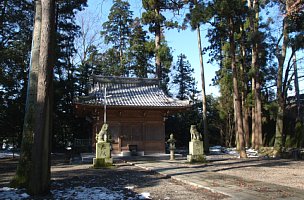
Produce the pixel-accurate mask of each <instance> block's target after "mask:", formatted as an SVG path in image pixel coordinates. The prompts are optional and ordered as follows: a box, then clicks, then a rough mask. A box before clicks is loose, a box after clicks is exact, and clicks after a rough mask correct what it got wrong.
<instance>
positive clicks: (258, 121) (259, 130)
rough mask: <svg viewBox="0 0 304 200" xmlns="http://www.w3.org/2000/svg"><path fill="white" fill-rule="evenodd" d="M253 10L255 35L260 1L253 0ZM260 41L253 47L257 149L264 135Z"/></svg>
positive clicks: (257, 26) (257, 29) (255, 42)
mask: <svg viewBox="0 0 304 200" xmlns="http://www.w3.org/2000/svg"><path fill="white" fill-rule="evenodd" d="M253 10H254V13H255V18H254V29H253V31H254V33H255V35H257V34H258V31H259V16H260V15H259V1H258V0H254V1H253ZM258 42H259V41H256V39H255V40H254V42H253V48H252V60H253V61H252V63H253V67H254V69H255V75H254V77H255V88H254V90H255V91H254V94H255V102H256V103H255V105H256V109H255V126H256V128H255V131H256V139H257V142H256V145H255V149H259V148H260V147H261V146H262V144H263V137H262V101H261V84H260V82H261V80H260V67H259V64H258V62H257V61H258Z"/></svg>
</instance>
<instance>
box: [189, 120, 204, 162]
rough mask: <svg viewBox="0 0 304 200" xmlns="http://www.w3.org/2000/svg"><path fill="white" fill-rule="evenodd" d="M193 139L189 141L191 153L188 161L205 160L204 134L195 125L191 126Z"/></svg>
mask: <svg viewBox="0 0 304 200" xmlns="http://www.w3.org/2000/svg"><path fill="white" fill-rule="evenodd" d="M190 134H191V141H190V142H189V155H187V160H188V162H190V163H192V162H205V161H206V157H205V155H204V143H203V141H202V134H200V133H199V132H198V131H197V129H196V126H195V125H191V127H190Z"/></svg>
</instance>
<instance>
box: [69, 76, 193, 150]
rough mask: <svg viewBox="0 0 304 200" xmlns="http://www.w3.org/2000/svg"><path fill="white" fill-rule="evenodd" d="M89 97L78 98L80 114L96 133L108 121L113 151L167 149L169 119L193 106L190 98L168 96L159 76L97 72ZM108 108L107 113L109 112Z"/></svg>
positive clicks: (93, 140) (76, 103)
mask: <svg viewBox="0 0 304 200" xmlns="http://www.w3.org/2000/svg"><path fill="white" fill-rule="evenodd" d="M90 83H91V85H90V89H89V95H88V96H79V97H78V98H77V99H76V100H75V102H74V103H75V110H76V116H78V117H83V118H86V119H87V120H88V121H90V124H91V126H92V129H91V130H92V137H90V138H92V148H94V146H95V143H96V140H95V136H96V133H98V132H99V131H100V129H101V127H102V125H103V123H104V122H105V121H106V123H107V124H108V125H109V133H110V134H111V136H112V140H113V143H112V149H113V150H112V152H113V153H123V152H129V151H130V150H131V148H132V150H134V149H135V150H136V151H137V152H141V153H142V154H149V153H164V152H165V120H166V119H167V117H168V116H169V115H171V114H173V113H176V112H180V111H184V110H186V109H187V108H189V107H190V104H189V101H179V100H176V99H173V98H171V97H168V96H167V95H166V94H165V93H164V92H163V90H162V89H160V87H159V86H160V83H159V80H158V79H149V78H125V77H105V76H100V75H93V76H92V77H91V81H90ZM105 111H106V112H105Z"/></svg>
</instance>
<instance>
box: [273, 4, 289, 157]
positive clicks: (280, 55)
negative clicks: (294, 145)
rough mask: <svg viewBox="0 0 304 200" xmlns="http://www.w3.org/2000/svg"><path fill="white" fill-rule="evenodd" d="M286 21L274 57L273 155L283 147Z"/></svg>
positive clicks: (276, 154) (278, 152)
mask: <svg viewBox="0 0 304 200" xmlns="http://www.w3.org/2000/svg"><path fill="white" fill-rule="evenodd" d="M288 5H289V1H286V10H288ZM288 39H289V37H288V22H287V18H285V19H284V20H283V44H282V47H281V48H279V44H277V48H276V51H277V52H276V57H277V59H278V63H279V65H278V73H277V101H278V113H277V119H276V134H275V141H274V155H275V156H276V157H279V156H280V154H281V151H282V147H283V126H284V124H283V123H284V121H283V118H284V110H285V98H284V88H283V69H284V62H285V58H286V51H287V45H288Z"/></svg>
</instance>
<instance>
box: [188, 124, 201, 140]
mask: <svg viewBox="0 0 304 200" xmlns="http://www.w3.org/2000/svg"><path fill="white" fill-rule="evenodd" d="M190 134H191V141H201V140H202V134H201V133H199V132H198V131H197V129H196V125H191V128H190Z"/></svg>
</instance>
